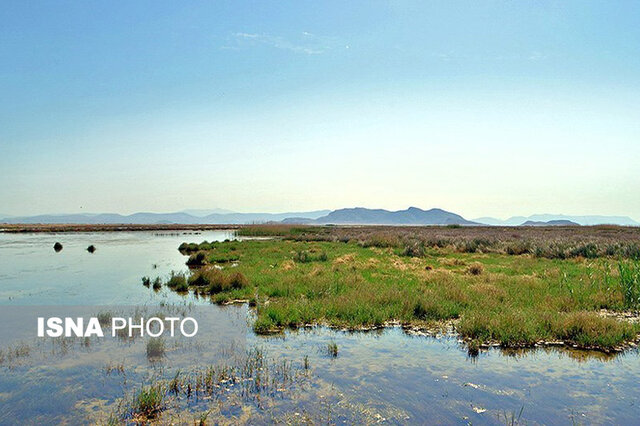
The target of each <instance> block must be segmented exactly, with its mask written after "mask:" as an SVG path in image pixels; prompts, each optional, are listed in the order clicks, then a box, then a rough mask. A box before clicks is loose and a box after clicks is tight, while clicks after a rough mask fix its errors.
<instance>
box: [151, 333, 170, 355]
mask: <svg viewBox="0 0 640 426" xmlns="http://www.w3.org/2000/svg"><path fill="white" fill-rule="evenodd" d="M166 350H167V349H166V344H165V341H164V339H163V338H162V337H150V338H149V340H147V358H154V359H156V358H162V357H163V356H164V355H165V352H166Z"/></svg>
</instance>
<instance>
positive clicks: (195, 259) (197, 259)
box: [187, 251, 207, 267]
mask: <svg viewBox="0 0 640 426" xmlns="http://www.w3.org/2000/svg"><path fill="white" fill-rule="evenodd" d="M206 263H207V259H206V254H205V252H203V251H198V252H196V253H194V254H192V255H191V256H189V259H187V265H188V266H191V267H196V266H203V265H205V264H206Z"/></svg>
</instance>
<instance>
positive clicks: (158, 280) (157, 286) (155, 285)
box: [152, 277, 162, 291]
mask: <svg viewBox="0 0 640 426" xmlns="http://www.w3.org/2000/svg"><path fill="white" fill-rule="evenodd" d="M152 288H153V289H154V290H156V291H157V290H160V289H161V288H162V279H161V278H160V277H156V279H155V280H153V284H152Z"/></svg>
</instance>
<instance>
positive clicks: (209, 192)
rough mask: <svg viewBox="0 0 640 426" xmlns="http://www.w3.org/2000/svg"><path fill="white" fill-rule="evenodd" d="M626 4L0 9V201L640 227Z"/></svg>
mask: <svg viewBox="0 0 640 426" xmlns="http://www.w3.org/2000/svg"><path fill="white" fill-rule="evenodd" d="M638 22H640V2H624V1H612V2H596V1H575V2H571V1H522V2H514V1H487V2H476V1H467V2H457V1H441V2H422V1H366V2H364V1H362V2H357V1H341V2H333V1H324V2H317V1H278V2H270V1H256V2H243V1H231V2H222V1H217V2H213V1H205V2H198V1H194V2H189V3H188V6H186V5H185V4H184V3H180V2H168V1H167V2H160V1H153V2H151V1H149V2H143V1H136V2H130V1H121V2H117V1H114V2H98V1H74V2H62V1H56V2H54V1H42V2H23V1H3V3H2V8H0V93H2V98H1V101H0V173H1V175H0V177H1V179H0V202H1V203H0V213H6V214H14V215H22V214H38V213H50V212H82V211H85V212H105V211H107V212H120V213H131V212H134V211H175V210H181V209H184V208H213V207H222V208H228V209H233V210H238V211H291V210H311V209H320V208H340V207H348V206H366V207H382V208H389V209H401V208H406V207H408V206H410V205H415V206H419V207H423V208H430V207H441V208H445V209H449V210H453V211H456V212H458V213H460V214H463V215H464V216H466V217H477V216H483V215H493V216H497V217H507V216H511V215H519V214H525V215H528V214H531V213H542V212H550V213H566V214H621V215H630V216H632V217H634V218H636V219H640V197H639V196H638V193H640V167H638V164H640V161H639V160H640V120H639V119H638V118H639V117H640V26H639V25H638Z"/></svg>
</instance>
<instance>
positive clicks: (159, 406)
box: [128, 384, 165, 423]
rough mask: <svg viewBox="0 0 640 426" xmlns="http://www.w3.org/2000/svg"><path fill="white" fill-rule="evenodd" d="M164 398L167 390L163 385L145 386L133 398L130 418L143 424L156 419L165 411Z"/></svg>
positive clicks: (129, 413)
mask: <svg viewBox="0 0 640 426" xmlns="http://www.w3.org/2000/svg"><path fill="white" fill-rule="evenodd" d="M164 398H165V389H164V387H163V386H162V384H153V385H149V386H143V387H142V388H141V389H140V390H139V391H138V392H137V393H136V394H135V395H134V396H133V399H132V401H131V404H130V409H129V412H128V418H130V419H132V420H134V421H135V422H142V423H144V421H145V420H152V419H155V418H156V417H158V415H159V414H160V413H161V412H162V411H163V410H164V409H165V404H164Z"/></svg>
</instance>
